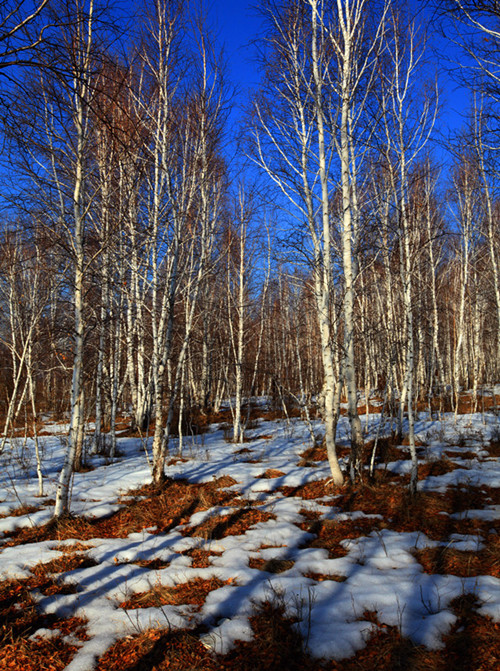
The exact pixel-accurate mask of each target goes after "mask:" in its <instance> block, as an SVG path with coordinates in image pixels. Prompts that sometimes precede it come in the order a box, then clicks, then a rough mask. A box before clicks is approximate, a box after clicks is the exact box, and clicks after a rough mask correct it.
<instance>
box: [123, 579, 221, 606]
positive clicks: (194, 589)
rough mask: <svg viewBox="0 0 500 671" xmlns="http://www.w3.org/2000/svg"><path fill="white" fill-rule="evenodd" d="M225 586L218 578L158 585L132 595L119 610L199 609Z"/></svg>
mask: <svg viewBox="0 0 500 671" xmlns="http://www.w3.org/2000/svg"><path fill="white" fill-rule="evenodd" d="M227 584H229V582H228V581H226V582H223V581H222V580H219V578H209V579H207V580H203V579H202V578H195V579H194V580H191V581H190V582H186V583H182V584H181V585H174V586H166V585H162V584H161V583H158V584H156V585H154V586H153V587H152V588H151V589H150V590H149V591H147V592H141V593H140V594H134V595H133V596H131V597H130V599H127V600H126V601H123V602H122V603H121V604H120V605H119V608H123V609H124V610H133V609H136V608H159V607H160V606H181V605H182V604H191V605H194V606H198V609H200V608H201V607H202V606H203V604H204V603H205V599H206V598H207V595H208V594H210V592H213V591H214V590H216V589H219V588H220V587H223V586H224V585H227Z"/></svg>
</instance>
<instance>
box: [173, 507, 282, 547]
mask: <svg viewBox="0 0 500 671" xmlns="http://www.w3.org/2000/svg"><path fill="white" fill-rule="evenodd" d="M271 519H276V518H275V516H274V515H272V514H271V513H267V512H265V511H263V510H259V508H255V507H245V508H238V509H237V510H235V511H233V512H232V513H228V514H227V515H212V516H211V517H209V518H208V519H206V520H205V521H204V522H201V524H197V525H196V526H194V527H192V526H189V527H186V528H185V529H183V530H182V533H183V535H184V536H196V537H201V538H206V539H207V540H220V539H221V538H225V537H226V536H240V535H241V534H244V533H245V532H246V531H248V529H250V527H252V526H253V525H254V524H258V523H259V522H268V521H269V520H271Z"/></svg>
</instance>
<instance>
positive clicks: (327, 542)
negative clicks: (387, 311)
mask: <svg viewBox="0 0 500 671" xmlns="http://www.w3.org/2000/svg"><path fill="white" fill-rule="evenodd" d="M379 417H380V416H377V415H372V416H371V423H370V424H369V426H368V427H367V454H366V456H367V458H368V456H369V451H370V450H369V441H370V440H373V437H374V435H375V433H376V431H377V422H378V421H379ZM320 428H321V427H320V425H319V424H317V425H315V429H316V430H317V432H318V433H319V432H320ZM65 430H66V427H65V426H63V425H58V424H50V423H47V424H46V426H45V431H44V433H45V434H46V435H44V436H43V438H42V449H43V468H44V488H45V495H44V496H42V497H40V496H38V483H37V480H36V468H35V461H34V454H33V445H32V441H31V440H30V439H27V440H22V439H21V438H18V439H16V440H14V441H12V443H11V444H10V445H9V446H8V447H7V448H6V450H5V452H4V454H3V455H2V456H1V457H0V669H22V670H23V671H35V670H36V671H56V670H57V671H59V670H62V669H67V670H68V671H90V670H91V669H97V670H98V671H118V670H119V671H163V670H165V669H169V670H170V669H178V670H179V671H181V670H182V671H188V670H189V671H194V670H200V671H204V670H205V669H206V670H208V671H215V670H216V669H234V670H237V671H240V670H245V671H247V670H248V671H259V670H265V669H289V670H294V669H297V670H298V669H303V670H305V671H308V670H313V669H323V668H325V669H330V670H334V669H342V670H343V671H349V670H350V669H366V670H368V669H370V670H372V669H377V671H380V670H383V669H387V670H389V669H391V670H392V669H411V670H412V671H419V670H420V669H422V670H427V669H428V670H431V669H433V670H434V669H436V670H441V669H467V670H468V671H470V670H474V669H475V670H484V671H492V670H494V669H498V668H500V500H499V487H500V460H499V457H500V420H499V418H498V416H495V415H494V414H493V413H484V414H483V415H481V414H463V415H459V416H458V418H457V420H456V421H455V418H454V416H453V415H450V414H446V415H443V416H442V417H441V418H440V419H430V418H429V416H428V415H426V414H425V413H420V416H419V419H418V421H417V425H416V430H417V436H418V445H419V447H418V454H419V483H418V492H417V494H416V496H414V497H412V498H410V497H409V494H408V489H407V485H408V481H409V465H410V464H409V454H408V448H407V447H405V446H404V445H398V444H394V442H393V441H391V440H389V439H383V440H381V441H380V445H379V450H378V453H377V464H378V465H377V470H376V474H375V477H374V479H373V480H372V481H369V480H368V479H367V480H366V482H364V483H359V484H357V485H356V486H352V485H350V484H346V485H345V486H344V487H342V488H341V489H333V487H332V485H331V484H330V482H329V470H328V462H327V461H326V455H325V453H324V450H323V449H322V448H321V447H314V448H311V447H310V443H309V441H308V433H307V430H306V427H305V425H304V424H303V423H302V422H301V421H300V420H299V419H292V420H289V421H285V420H274V421H265V420H264V419H260V420H257V421H256V422H255V426H254V428H253V429H252V430H250V431H249V432H248V438H247V441H246V442H245V443H244V444H243V445H235V444H232V443H230V442H227V440H225V437H224V428H223V427H221V425H219V424H215V425H212V426H211V427H210V429H209V431H208V432H207V433H205V434H202V435H198V436H195V437H193V438H188V439H185V445H184V451H183V455H182V458H179V457H175V456H172V459H171V460H170V462H169V464H168V467H167V473H168V480H167V481H166V483H165V485H164V486H163V487H162V488H161V489H154V488H153V487H152V486H151V484H148V483H150V482H151V476H150V469H149V465H148V459H147V455H146V452H145V449H144V448H145V446H146V445H145V442H144V441H141V440H140V439H138V438H135V437H122V438H120V439H119V441H118V446H119V455H118V456H117V457H116V458H115V459H114V460H113V462H110V460H109V459H106V458H105V457H103V456H99V455H96V456H93V457H91V458H90V460H89V468H88V469H87V470H86V472H84V473H76V474H75V476H74V480H73V488H72V501H71V509H72V513H73V514H72V516H71V517H68V518H66V519H64V520H61V521H60V522H58V523H57V524H53V523H50V518H51V514H52V508H53V503H54V495H55V487H56V482H57V475H58V472H59V470H60V467H61V464H62V458H63V453H64V444H65V438H64V431H65ZM339 432H340V437H341V440H340V454H341V456H342V460H341V461H342V462H343V461H344V459H345V458H346V457H347V454H348V450H347V446H348V426H347V422H346V419H345V418H342V419H341V423H340V427H339ZM226 434H227V431H226ZM174 442H175V441H174ZM175 452H176V446H175V444H173V445H172V454H175Z"/></svg>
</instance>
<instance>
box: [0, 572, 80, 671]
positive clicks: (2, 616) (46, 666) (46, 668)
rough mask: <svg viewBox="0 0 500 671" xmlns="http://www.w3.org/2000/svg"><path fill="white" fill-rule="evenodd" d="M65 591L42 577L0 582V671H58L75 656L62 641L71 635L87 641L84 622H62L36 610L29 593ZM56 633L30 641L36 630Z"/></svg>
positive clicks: (76, 619)
mask: <svg viewBox="0 0 500 671" xmlns="http://www.w3.org/2000/svg"><path fill="white" fill-rule="evenodd" d="M34 589H38V590H40V591H41V592H42V594H55V593H61V592H63V591H64V589H66V588H63V589H61V588H60V586H59V585H57V583H55V582H54V581H53V580H52V579H50V578H47V577H46V576H45V575H39V576H33V577H30V578H26V579H23V580H7V581H4V582H0V669H1V670H2V671H3V669H16V670H20V669H22V670H23V671H39V670H42V669H43V671H61V670H62V669H64V668H65V666H67V665H68V664H69V662H70V661H71V659H72V657H73V656H74V654H75V652H76V650H77V647H76V646H75V645H74V644H72V643H68V641H67V640H64V637H65V636H68V635H69V634H72V635H73V636H76V637H77V638H79V639H80V640H86V638H87V637H86V633H85V622H84V621H83V620H82V619H80V618H70V619H62V618H59V617H57V616H56V615H43V614H41V613H39V612H38V611H37V608H36V604H35V602H34V601H33V598H32V596H31V594H30V591H31V590H34ZM42 628H43V629H49V630H52V631H53V630H56V629H57V630H58V633H57V634H55V635H54V636H52V637H50V638H30V637H31V636H33V634H35V633H36V632H37V631H38V630H39V629H42Z"/></svg>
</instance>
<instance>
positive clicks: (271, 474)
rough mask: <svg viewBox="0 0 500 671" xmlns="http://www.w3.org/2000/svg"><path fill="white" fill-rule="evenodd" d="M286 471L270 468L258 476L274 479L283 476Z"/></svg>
mask: <svg viewBox="0 0 500 671" xmlns="http://www.w3.org/2000/svg"><path fill="white" fill-rule="evenodd" d="M284 475H286V473H283V471H279V470H278V469H277V468H268V469H267V471H264V473H261V475H258V476H257V477H258V478H263V479H265V480H273V479H274V478H282V477H283V476H284Z"/></svg>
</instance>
